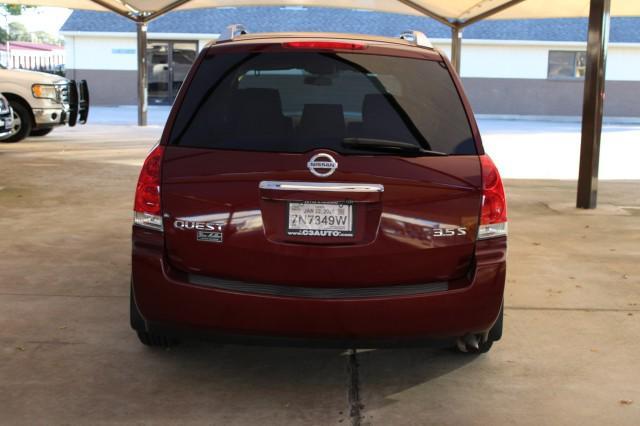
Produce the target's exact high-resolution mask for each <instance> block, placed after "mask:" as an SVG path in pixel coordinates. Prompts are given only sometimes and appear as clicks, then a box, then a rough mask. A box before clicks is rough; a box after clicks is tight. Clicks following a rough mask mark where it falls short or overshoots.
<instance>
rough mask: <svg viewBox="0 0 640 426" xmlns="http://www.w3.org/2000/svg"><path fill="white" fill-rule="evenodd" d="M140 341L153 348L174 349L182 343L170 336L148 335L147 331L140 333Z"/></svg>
mask: <svg viewBox="0 0 640 426" xmlns="http://www.w3.org/2000/svg"><path fill="white" fill-rule="evenodd" d="M137 333H138V339H139V340H140V342H141V343H142V344H143V345H145V346H149V347H152V348H165V349H168V348H172V347H174V346H176V345H178V344H179V343H180V342H179V341H178V339H176V338H173V337H169V336H159V335H157V334H151V333H147V332H146V331H138V332H137Z"/></svg>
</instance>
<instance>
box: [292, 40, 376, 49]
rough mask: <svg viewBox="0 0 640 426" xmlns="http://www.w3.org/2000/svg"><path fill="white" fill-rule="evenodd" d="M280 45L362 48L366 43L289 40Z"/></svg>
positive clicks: (319, 47) (294, 47) (295, 47)
mask: <svg viewBox="0 0 640 426" xmlns="http://www.w3.org/2000/svg"><path fill="white" fill-rule="evenodd" d="M282 46H284V47H288V48H290V49H316V50H364V49H366V48H367V45H366V44H362V43H348V42H343V41H289V42H286V43H283V44H282Z"/></svg>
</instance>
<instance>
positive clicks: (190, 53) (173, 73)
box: [147, 40, 198, 105]
mask: <svg viewBox="0 0 640 426" xmlns="http://www.w3.org/2000/svg"><path fill="white" fill-rule="evenodd" d="M197 52H198V42H196V41H164V40H163V41H160V40H157V41H155V40H154V41H149V42H148V43H147V67H148V70H149V83H148V88H149V103H150V104H165V105H166V104H171V103H172V102H173V100H174V99H175V97H176V94H177V93H178V89H180V86H181V85H182V82H183V81H184V79H185V77H186V76H187V72H189V68H190V67H191V65H192V64H193V62H194V61H195V59H196V55H197Z"/></svg>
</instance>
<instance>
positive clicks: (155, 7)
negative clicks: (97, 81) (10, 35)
mask: <svg viewBox="0 0 640 426" xmlns="http://www.w3.org/2000/svg"><path fill="white" fill-rule="evenodd" d="M510 2H511V1H510V0H445V1H443V0H280V1H273V0H182V1H181V3H182V4H181V5H180V6H178V7H177V8H176V10H185V9H195V8H207V7H232V6H307V7H336V8H347V9H369V10H375V11H380V12H392V13H404V14H411V15H421V14H422V13H421V12H420V11H419V8H420V7H422V8H424V9H426V10H429V11H431V12H433V13H434V14H436V15H439V16H441V17H443V18H445V19H448V20H452V21H467V20H469V19H472V18H474V17H477V16H478V15H481V14H483V13H486V12H488V11H490V10H493V9H495V8H496V7H499V6H501V5H504V4H506V3H510ZM10 3H15V4H24V5H37V6H58V7H67V8H71V9H86V10H102V11H106V10H109V9H111V10H117V11H120V12H122V13H130V12H136V11H137V12H146V13H154V12H158V11H162V9H164V8H166V7H169V6H171V5H172V4H174V3H176V0H93V1H92V0H11V2H10ZM411 3H413V4H415V5H416V6H418V7H417V8H412V7H410V6H409V5H408V4H411ZM611 15H612V16H640V0H612V5H611ZM587 16H589V0H559V1H550V0H525V1H523V2H521V3H518V4H516V5H515V6H512V7H510V8H507V9H505V10H503V11H501V12H499V13H497V14H495V15H492V16H491V17H489V18H488V19H516V18H575V17H587Z"/></svg>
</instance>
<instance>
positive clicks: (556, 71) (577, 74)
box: [548, 50, 587, 79]
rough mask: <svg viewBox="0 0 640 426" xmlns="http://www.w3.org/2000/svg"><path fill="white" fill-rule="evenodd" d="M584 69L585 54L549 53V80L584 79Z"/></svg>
mask: <svg viewBox="0 0 640 426" xmlns="http://www.w3.org/2000/svg"><path fill="white" fill-rule="evenodd" d="M586 69H587V52H570V51H563V50H551V51H549V72H548V77H549V78H550V79H567V78H568V79H571V78H584V74H585V72H586Z"/></svg>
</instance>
